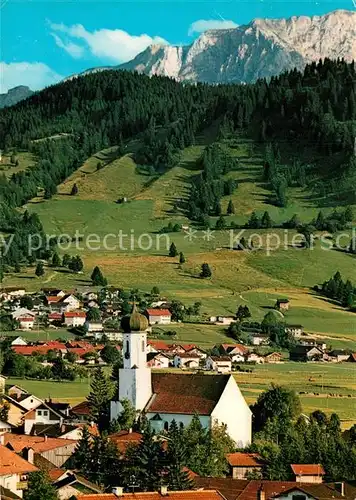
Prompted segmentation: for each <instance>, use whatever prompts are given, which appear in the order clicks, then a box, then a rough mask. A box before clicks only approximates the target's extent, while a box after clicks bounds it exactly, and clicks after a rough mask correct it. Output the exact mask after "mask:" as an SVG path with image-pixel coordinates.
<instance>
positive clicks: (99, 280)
mask: <svg viewBox="0 0 356 500" xmlns="http://www.w3.org/2000/svg"><path fill="white" fill-rule="evenodd" d="M90 278H91V280H92V282H93V285H94V286H106V285H107V284H108V281H107V279H106V278H105V277H104V275H103V273H102V272H101V270H100V267H98V266H95V267H94V269H93V272H92V273H91V276H90Z"/></svg>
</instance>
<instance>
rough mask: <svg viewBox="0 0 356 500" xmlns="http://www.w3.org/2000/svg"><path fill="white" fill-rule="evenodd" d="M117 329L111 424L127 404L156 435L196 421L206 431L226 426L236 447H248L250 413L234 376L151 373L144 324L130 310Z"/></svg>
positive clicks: (142, 320) (134, 312) (146, 326)
mask: <svg viewBox="0 0 356 500" xmlns="http://www.w3.org/2000/svg"><path fill="white" fill-rule="evenodd" d="M121 326H122V328H123V330H124V339H123V358H124V367H123V368H122V369H121V370H120V373H119V380H120V382H119V391H118V394H117V395H116V398H115V399H114V400H113V401H111V408H110V418H111V420H113V419H115V418H117V416H118V415H119V413H120V412H121V410H122V405H121V403H120V401H121V400H123V399H124V398H127V399H129V400H130V401H131V403H132V405H133V406H134V408H135V409H136V410H137V411H139V412H141V411H145V414H146V417H147V419H148V421H149V422H150V424H151V425H152V427H153V428H154V429H155V430H156V431H158V432H159V431H162V430H163V429H166V428H167V427H168V426H169V424H170V423H171V422H172V420H175V421H176V422H177V423H178V424H182V425H184V426H186V425H188V424H189V423H190V422H191V421H192V418H193V416H194V415H198V418H199V419H200V421H201V423H202V425H203V426H204V427H205V428H210V427H211V426H212V425H213V424H214V422H217V423H225V424H226V426H227V431H228V433H229V435H230V436H231V438H232V439H234V441H235V442H236V443H237V445H238V446H240V447H244V446H247V445H248V444H249V443H250V442H251V424H252V419H251V410H250V408H249V406H248V405H247V403H246V401H245V399H244V397H243V396H242V394H241V391H240V389H239V387H238V386H237V384H236V381H235V379H234V377H233V376H231V375H202V374H183V373H180V374H173V373H151V369H150V368H148V367H147V347H146V346H147V328H148V320H147V318H146V317H145V316H143V315H142V314H139V312H138V311H137V310H136V307H135V306H134V308H133V312H132V314H131V315H128V316H125V317H124V318H123V319H122V322H121ZM230 363H231V361H230Z"/></svg>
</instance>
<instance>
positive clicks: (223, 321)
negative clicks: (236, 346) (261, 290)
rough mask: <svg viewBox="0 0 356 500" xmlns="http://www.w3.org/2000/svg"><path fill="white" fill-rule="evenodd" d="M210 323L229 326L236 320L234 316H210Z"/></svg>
mask: <svg viewBox="0 0 356 500" xmlns="http://www.w3.org/2000/svg"><path fill="white" fill-rule="evenodd" d="M209 321H210V323H214V324H215V325H224V326H229V325H231V323H234V322H235V321H236V317H235V316H210V318H209Z"/></svg>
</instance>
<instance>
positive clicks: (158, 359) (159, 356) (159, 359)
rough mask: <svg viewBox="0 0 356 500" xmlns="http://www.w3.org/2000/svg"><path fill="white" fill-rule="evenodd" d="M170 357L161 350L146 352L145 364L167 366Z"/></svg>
mask: <svg viewBox="0 0 356 500" xmlns="http://www.w3.org/2000/svg"><path fill="white" fill-rule="evenodd" d="M169 363H170V358H169V357H168V356H167V355H166V354H164V353H163V352H149V353H147V366H148V367H149V368H168V367H169Z"/></svg>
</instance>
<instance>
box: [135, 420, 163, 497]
mask: <svg viewBox="0 0 356 500" xmlns="http://www.w3.org/2000/svg"><path fill="white" fill-rule="evenodd" d="M130 455H131V456H129V457H128V458H129V460H130V461H131V463H132V464H133V466H134V468H135V469H136V477H135V479H136V482H137V483H138V485H139V486H140V488H141V489H142V490H146V491H157V490H158V488H159V486H160V485H161V484H162V480H163V475H164V474H163V472H164V465H165V457H164V451H163V449H162V443H161V441H160V440H159V439H157V437H156V435H155V432H154V430H153V429H152V428H151V427H150V426H149V425H148V426H146V427H145V429H144V432H143V436H142V439H141V442H140V444H139V445H138V446H137V447H136V448H135V450H134V451H133V452H132V454H130Z"/></svg>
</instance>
